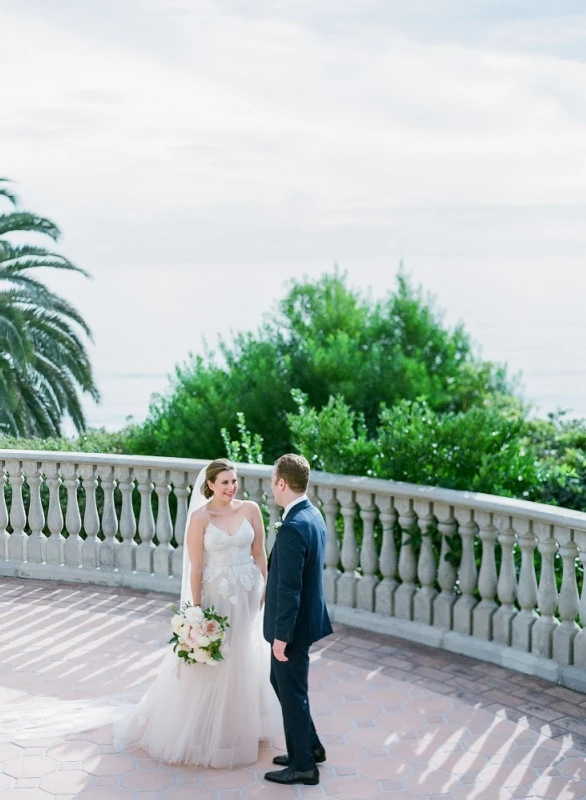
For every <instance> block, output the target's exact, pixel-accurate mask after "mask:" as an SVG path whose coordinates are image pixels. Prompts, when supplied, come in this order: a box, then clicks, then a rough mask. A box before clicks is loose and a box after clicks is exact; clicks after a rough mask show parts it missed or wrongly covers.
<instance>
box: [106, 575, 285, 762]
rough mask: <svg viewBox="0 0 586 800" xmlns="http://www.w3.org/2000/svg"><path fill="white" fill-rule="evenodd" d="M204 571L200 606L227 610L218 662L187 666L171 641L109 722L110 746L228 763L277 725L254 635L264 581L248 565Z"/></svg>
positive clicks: (264, 660)
mask: <svg viewBox="0 0 586 800" xmlns="http://www.w3.org/2000/svg"><path fill="white" fill-rule="evenodd" d="M207 573H208V574H207V580H206V573H204V581H203V584H202V606H203V607H208V606H211V605H214V606H215V607H216V610H218V611H219V612H220V613H221V614H222V615H223V616H228V617H229V622H230V627H229V628H228V631H227V635H226V639H225V642H224V644H225V645H228V648H227V650H228V652H227V653H226V655H225V660H224V661H222V662H221V663H220V664H219V665H217V666H213V667H208V666H206V665H204V664H194V665H191V666H187V665H185V664H183V663H182V662H180V661H179V659H178V658H177V656H176V655H175V654H174V653H173V651H172V649H171V646H169V652H168V653H167V654H166V656H165V658H164V660H163V662H162V664H161V667H160V669H159V672H158V673H157V676H156V677H155V680H154V681H153V683H152V684H151V686H150V687H149V689H148V690H147V692H146V693H145V695H144V696H143V698H142V700H141V701H140V702H139V703H138V705H136V706H133V707H132V708H131V709H130V710H128V711H126V712H125V713H124V714H123V715H122V716H121V717H120V719H118V720H117V721H116V722H115V723H114V746H115V747H116V749H118V750H121V749H126V748H128V747H131V746H138V747H141V748H142V749H144V750H145V751H146V752H147V753H148V754H149V755H150V756H151V757H152V758H157V759H160V760H162V761H165V762H169V763H172V764H180V763H183V764H192V765H200V766H202V767H234V766H237V765H244V764H253V763H255V762H256V761H257V760H258V743H259V741H260V740H262V739H270V738H272V737H273V736H276V735H278V734H279V733H281V732H282V721H281V711H280V707H279V704H278V701H277V698H276V695H275V693H274V691H273V689H272V686H271V684H270V680H269V674H270V647H269V645H268V643H267V642H265V641H264V639H263V636H262V611H261V610H260V608H259V606H260V600H261V596H262V592H263V588H264V582H263V578H262V574H261V572H260V570H259V569H258V567H257V566H256V564H255V563H254V562H253V561H252V560H251V561H250V563H246V564H243V565H239V566H237V567H230V568H224V569H222V568H220V569H218V570H216V571H214V570H213V569H212V570H211V572H210V571H209V570H208V571H207Z"/></svg>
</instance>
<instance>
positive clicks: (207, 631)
mask: <svg viewBox="0 0 586 800" xmlns="http://www.w3.org/2000/svg"><path fill="white" fill-rule="evenodd" d="M201 632H202V633H203V635H204V636H207V637H208V638H211V637H212V636H216V635H217V634H218V633H219V632H220V626H219V624H218V622H217V620H215V619H206V620H204V621H203V622H202V624H201Z"/></svg>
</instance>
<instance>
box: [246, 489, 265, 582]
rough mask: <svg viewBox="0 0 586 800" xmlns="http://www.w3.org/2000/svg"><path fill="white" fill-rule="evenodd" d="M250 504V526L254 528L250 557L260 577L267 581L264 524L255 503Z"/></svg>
mask: <svg viewBox="0 0 586 800" xmlns="http://www.w3.org/2000/svg"><path fill="white" fill-rule="evenodd" d="M249 502H250V512H249V513H250V524H251V525H252V527H253V528H254V540H253V542H252V547H251V552H252V557H253V558H254V560H255V561H256V563H257V564H258V568H259V569H260V571H261V572H262V576H263V578H264V580H265V583H266V580H267V551H266V549H265V524H264V522H263V518H262V514H261V510H260V508H259V507H258V506H257V504H256V503H253V502H251V501H249Z"/></svg>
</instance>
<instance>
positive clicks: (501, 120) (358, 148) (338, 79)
mask: <svg viewBox="0 0 586 800" xmlns="http://www.w3.org/2000/svg"><path fill="white" fill-rule="evenodd" d="M546 5H548V4H544V3H541V4H540V3H537V4H536V5H534V4H529V3H528V2H526V0H522V2H518V3H515V4H502V3H496V2H487V3H483V4H474V9H472V8H471V4H469V3H465V2H463V0H449V2H446V3H445V4H442V6H441V9H440V7H439V6H437V7H436V6H434V5H432V4H430V3H429V2H423V1H422V0H413V2H412V3H410V4H405V3H402V2H401V3H399V2H398V0H385V2H382V0H372V1H369V2H362V0H360V2H359V0H344V1H343V2H340V3H337V2H336V3H333V2H330V0H321V1H320V0H315V2H311V3H310V2H296V3H293V2H285V1H284V0H283V2H279V3H273V2H270V3H269V2H268V0H259V2H258V3H257V2H255V3H252V2H251V1H248V0H247V2H244V1H243V2H239V1H237V0H233V1H232V0H214V2H205V1H204V0H202V2H201V3H198V4H192V3H189V4H188V3H186V2H179V1H178V0H169V1H168V2H167V1H166V0H144V2H141V3H130V2H126V3H120V2H114V0H105V1H104V2H101V3H99V4H98V3H97V2H95V0H93V1H92V2H89V1H88V2H86V3H83V4H79V3H75V2H73V0H59V2H56V3H53V4H51V8H50V9H48V8H47V7H46V5H45V4H44V3H42V2H41V0H22V2H21V4H19V5H18V6H13V7H12V8H11V9H10V10H9V12H7V14H6V18H5V20H4V24H3V31H4V44H3V48H2V54H1V55H0V58H2V59H5V61H6V65H5V66H3V67H2V74H9V75H10V80H9V81H4V82H3V85H2V87H1V88H0V92H1V94H2V102H3V108H5V109H8V114H7V115H6V118H5V122H4V127H3V128H2V129H1V130H2V136H3V142H4V154H5V157H6V159H7V160H8V163H9V167H10V170H9V171H10V173H11V174H13V175H15V176H18V178H19V180H20V184H21V186H22V187H23V188H24V187H25V186H26V187H27V192H26V197H27V205H29V206H31V207H32V205H35V204H36V205H37V206H38V207H39V208H42V209H43V211H44V213H50V214H52V215H53V216H55V217H56V218H58V220H59V221H60V224H61V225H62V227H63V228H64V230H65V231H66V233H67V234H68V236H69V239H68V241H69V242H70V243H72V244H73V246H74V250H75V254H76V257H77V258H78V260H81V261H83V262H84V263H87V259H89V260H90V267H91V262H92V261H93V260H94V259H95V258H96V257H97V254H98V253H100V254H101V255H100V257H102V258H104V257H111V254H112V252H115V251H118V252H121V253H124V254H125V256H126V257H127V258H128V260H129V263H142V262H144V261H145V260H146V261H148V262H149V263H150V262H152V259H153V258H154V255H153V254H154V253H160V254H163V253H172V254H173V256H172V257H173V258H174V259H176V260H177V261H179V262H181V261H187V260H189V259H190V258H192V257H193V254H194V253H196V254H197V256H198V257H201V258H210V257H216V258H218V257H220V258H236V257H238V258H252V257H257V256H258V255H259V254H263V253H264V254H265V255H264V257H271V258H274V257H278V255H279V249H280V251H281V252H282V253H287V252H288V251H291V250H294V251H295V252H297V253H299V254H300V255H302V254H308V256H309V257H311V254H312V248H318V249H319V251H320V253H321V252H324V253H325V252H327V251H328V249H329V251H330V252H333V251H334V250H336V251H337V250H338V247H339V243H340V242H344V243H345V244H344V246H345V247H347V248H349V249H350V250H351V251H352V252H358V251H359V250H360V248H361V247H362V248H363V249H364V250H369V251H371V250H372V249H373V247H381V248H382V250H381V252H382V251H384V252H385V253H386V252H387V250H388V248H389V247H390V246H392V247H395V246H396V247H398V248H400V249H401V250H403V251H405V250H410V251H411V252H419V250H425V252H430V251H433V250H434V248H435V249H436V250H438V251H441V253H443V254H447V253H449V252H462V251H465V252H470V251H472V250H473V249H474V247H476V246H477V243H478V231H482V230H484V231H492V238H491V241H490V248H491V250H492V251H494V252H497V253H498V252H508V251H511V252H512V251H514V252H517V251H519V250H520V249H521V250H522V249H523V247H526V248H527V249H528V251H530V250H532V248H534V247H537V248H538V249H539V247H542V246H544V245H545V246H547V247H551V248H554V249H555V248H559V246H560V244H563V246H564V247H565V248H567V247H568V246H570V245H568V242H570V243H571V244H572V246H573V245H574V244H576V243H577V244H578V245H579V246H582V244H583V242H584V236H583V234H582V233H581V226H580V227H579V228H578V227H576V228H574V224H575V223H574V219H575V214H574V213H573V211H572V209H580V212H579V213H580V214H581V213H582V209H581V208H580V204H581V203H582V202H583V198H584V194H583V187H584V185H585V182H586V159H585V158H584V155H585V153H584V150H585V147H586V146H585V144H584V137H583V124H584V112H585V103H586V99H585V98H584V97H583V93H582V90H581V87H582V86H583V85H584V81H585V80H586V64H585V63H583V62H581V61H579V60H576V59H574V58H573V57H565V55H564V48H563V43H564V42H565V43H566V44H568V46H569V48H570V51H572V47H573V45H572V42H574V41H575V40H576V37H577V34H576V31H577V30H580V26H579V25H574V26H572V24H571V23H572V20H573V21H574V22H576V21H579V20H581V19H582V18H581V17H579V16H578V15H577V11H576V10H577V8H578V6H577V5H576V4H573V3H567V2H566V3H562V4H560V6H559V12H558V17H556V20H552V18H551V11H550V10H549V11H548V10H547V8H546ZM550 8H551V7H550ZM440 11H441V13H440ZM546 11H547V14H546ZM473 12H474V13H473ZM554 22H556V25H557V27H556V25H554ZM548 26H550V27H552V29H554V30H555V31H556V35H555V40H556V44H555V47H554V48H553V49H552V51H551V52H549V51H548V49H547V48H546V47H545V46H541V45H540V46H539V47H533V46H531V47H528V46H527V41H528V40H531V41H536V40H540V41H541V42H544V41H546V39H547V37H546V36H545V31H546V30H547V28H548ZM23 31H26V57H22V52H21V50H22V43H23ZM528 32H529V35H528ZM540 37H541V38H540ZM15 64H18V69H15V68H14V66H12V69H10V66H11V65H15ZM40 76H42V80H41V79H40ZM5 171H6V170H5ZM29 187H30V188H29ZM22 191H23V190H22V189H21V193H22ZM37 201H38V203H37ZM568 209H570V211H568ZM544 220H547V221H548V222H549V224H548V225H546V226H545V228H546V229H547V231H546V230H544V225H543V221H544ZM532 229H534V233H533V234H532V236H530V237H529V238H530V241H527V237H528V232H529V231H531V230H532ZM106 231H107V232H108V235H107V236H105V232H106ZM170 240H172V242H170ZM536 241H537V244H535V242H536ZM401 242H402V243H403V244H401ZM377 243H378V244H377ZM389 243H392V244H389ZM340 249H343V248H340ZM159 257H163V256H162V255H161V256H157V258H159Z"/></svg>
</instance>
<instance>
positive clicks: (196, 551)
mask: <svg viewBox="0 0 586 800" xmlns="http://www.w3.org/2000/svg"><path fill="white" fill-rule="evenodd" d="M205 524H206V521H205V518H204V516H203V514H201V513H198V512H197V511H196V512H195V513H194V514H192V515H191V520H190V521H189V528H188V529H187V554H188V556H189V565H190V579H191V596H192V597H193V604H194V605H195V606H199V605H201V573H202V571H203V534H204V531H205Z"/></svg>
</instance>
